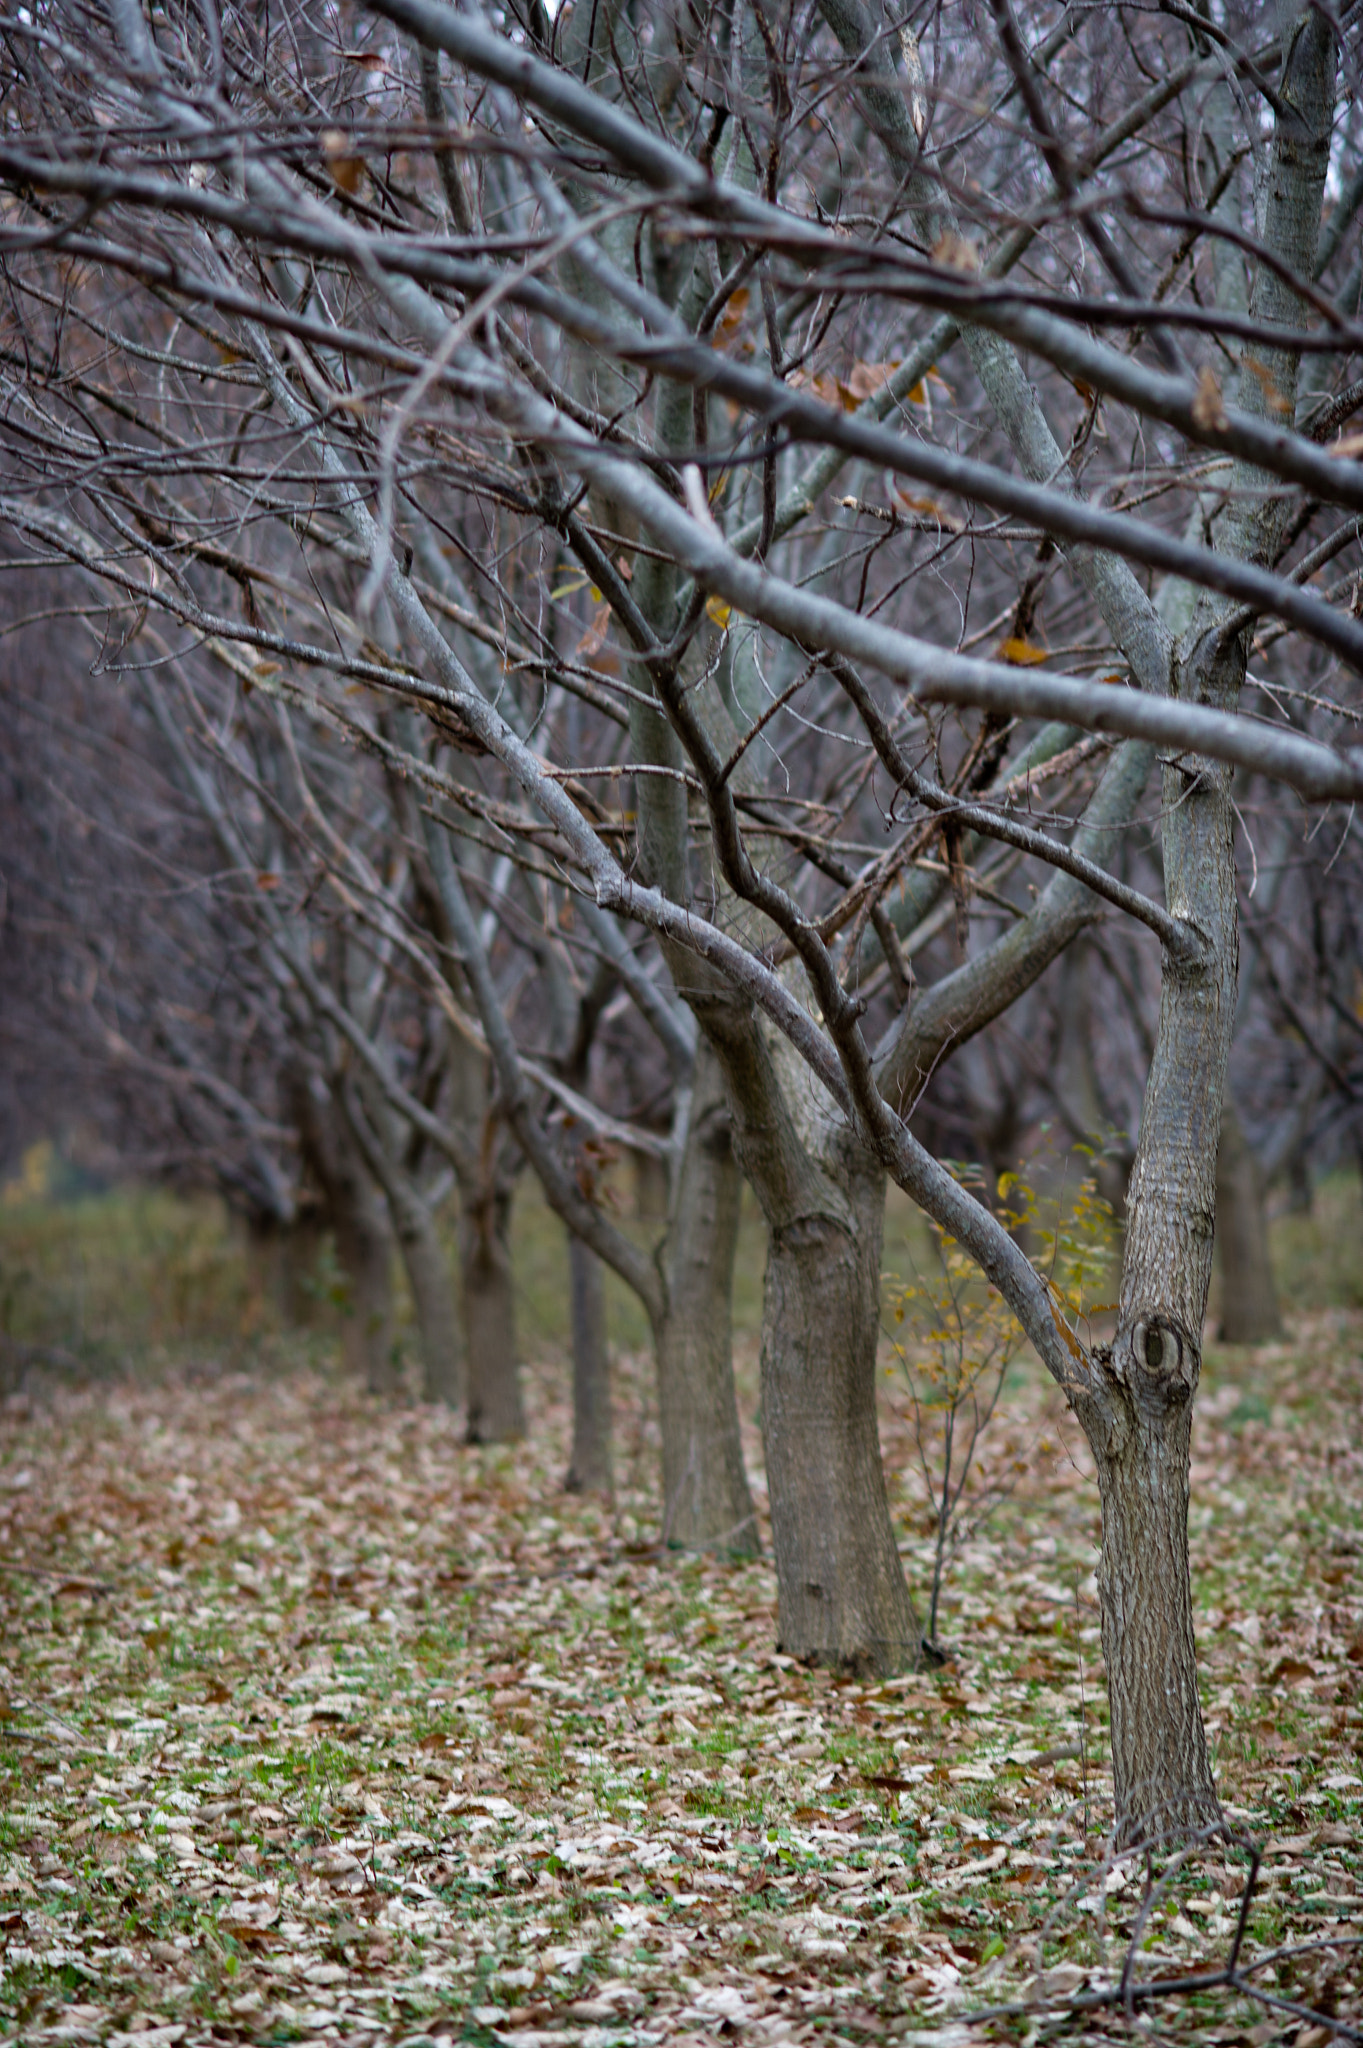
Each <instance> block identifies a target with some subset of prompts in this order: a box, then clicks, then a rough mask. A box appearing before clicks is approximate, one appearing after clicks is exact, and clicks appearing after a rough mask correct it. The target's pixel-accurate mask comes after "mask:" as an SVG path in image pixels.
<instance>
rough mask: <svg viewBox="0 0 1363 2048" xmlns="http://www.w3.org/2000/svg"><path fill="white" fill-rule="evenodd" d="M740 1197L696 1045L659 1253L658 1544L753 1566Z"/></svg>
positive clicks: (713, 1070)
mask: <svg viewBox="0 0 1363 2048" xmlns="http://www.w3.org/2000/svg"><path fill="white" fill-rule="evenodd" d="M742 1193H743V1180H742V1175H741V1174H740V1172H739V1167H738V1161H737V1159H736V1158H735V1156H734V1150H733V1144H732V1138H731V1132H730V1125H729V1114H728V1109H727V1106H726V1104H725V1101H724V1093H723V1082H722V1079H721V1076H720V1072H719V1068H718V1066H717V1064H716V1062H715V1058H714V1055H713V1053H712V1052H711V1051H710V1050H709V1048H708V1047H707V1046H705V1045H704V1044H702V1045H701V1046H700V1047H698V1049H697V1053H696V1066H695V1074H694V1079H693V1084H692V1098H691V1116H690V1121H689V1125H688V1128H687V1136H686V1144H685V1146H684V1148H683V1152H682V1160H681V1165H680V1169H679V1173H678V1181H677V1190H676V1198H675V1201H674V1204H673V1217H672V1226H671V1230H670V1232H669V1235H668V1239H667V1244H666V1263H667V1308H666V1312H665V1314H664V1316H663V1319H662V1321H661V1323H660V1324H659V1326H658V1327H657V1329H656V1330H655V1332H654V1337H655V1344H656V1350H657V1361H658V1416H659V1425H660V1429H661V1434H662V1452H663V1541H664V1542H665V1543H670V1544H674V1545H676V1546H677V1547H678V1548H680V1549H686V1550H721V1551H725V1552H727V1553H729V1554H730V1555H732V1556H736V1557H755V1556H757V1555H758V1553H759V1551H760V1550H761V1541H760V1538H759V1536H758V1531H757V1516H756V1514H755V1512H754V1509H753V1503H752V1495H751V1493H750V1492H749V1490H748V1476H747V1473H746V1471H745V1470H744V1466H743V1446H742V1440H741V1437H740V1434H739V1424H738V1399H737V1396H736V1394H735V1392H734V1369H733V1329H732V1296H733V1275H734V1252H735V1247H736V1245H737V1241H738V1220H739V1208H740V1202H741V1199H742Z"/></svg>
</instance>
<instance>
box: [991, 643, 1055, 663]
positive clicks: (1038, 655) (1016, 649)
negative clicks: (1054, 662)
mask: <svg viewBox="0 0 1363 2048" xmlns="http://www.w3.org/2000/svg"><path fill="white" fill-rule="evenodd" d="M999 654H1000V656H1001V658H1002V659H1003V660H1004V661H1009V662H1011V663H1012V664H1013V666H1014V668H1035V667H1036V665H1037V663H1038V662H1040V661H1048V660H1049V659H1050V657H1049V655H1048V654H1047V652H1046V649H1045V648H1044V647H1035V646H1033V644H1032V642H1031V641H1030V640H1017V639H1013V640H1005V641H1004V643H1003V645H1002V647H1000V649H999Z"/></svg>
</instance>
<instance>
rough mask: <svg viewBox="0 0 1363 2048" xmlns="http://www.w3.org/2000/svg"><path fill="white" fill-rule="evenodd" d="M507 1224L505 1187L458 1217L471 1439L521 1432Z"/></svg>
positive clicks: (487, 1440) (508, 1439)
mask: <svg viewBox="0 0 1363 2048" xmlns="http://www.w3.org/2000/svg"><path fill="white" fill-rule="evenodd" d="M510 1227H511V1191H510V1189H500V1188H497V1189H493V1190H492V1191H490V1192H486V1193H484V1194H483V1195H482V1196H481V1197H480V1198H479V1199H478V1201H477V1202H476V1203H474V1204H471V1205H470V1206H469V1207H467V1208H466V1209H465V1212H464V1215H463V1216H462V1218H461V1219H460V1231H459V1235H460V1245H461V1251H462V1256H463V1275H464V1328H465V1332H466V1334H467V1339H468V1400H469V1421H468V1438H469V1442H470V1443H471V1444H501V1443H512V1442H515V1441H517V1440H518V1439H519V1438H521V1437H523V1436H524V1435H525V1408H524V1405H523V1403H522V1400H521V1377H520V1370H519V1367H518V1366H517V1363H516V1300H515V1291H514V1288H513V1286H512V1279H511V1250H510V1245H509V1242H508V1237H509V1232H510Z"/></svg>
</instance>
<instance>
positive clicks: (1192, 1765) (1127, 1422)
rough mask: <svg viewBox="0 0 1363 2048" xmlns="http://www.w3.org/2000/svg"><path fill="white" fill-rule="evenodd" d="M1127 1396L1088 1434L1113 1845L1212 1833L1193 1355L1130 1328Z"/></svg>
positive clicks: (1155, 1334) (1173, 1335) (1167, 1330)
mask: <svg viewBox="0 0 1363 2048" xmlns="http://www.w3.org/2000/svg"><path fill="white" fill-rule="evenodd" d="M1124 1379H1125V1387H1124V1389H1123V1392H1124V1396H1125V1398H1124V1399H1122V1400H1121V1401H1120V1404H1118V1403H1116V1402H1114V1403H1113V1404H1112V1406H1111V1407H1109V1408H1108V1410H1107V1413H1106V1416H1105V1418H1104V1426H1103V1427H1102V1428H1100V1429H1099V1430H1097V1431H1096V1432H1094V1431H1091V1432H1090V1442H1091V1443H1093V1448H1094V1451H1095V1453H1096V1456H1097V1463H1098V1493H1099V1498H1100V1500H1101V1502H1102V1510H1103V1552H1102V1558H1101V1561H1100V1563H1099V1567H1098V1598H1099V1606H1100V1611H1101V1616H1102V1632H1103V1655H1104V1658H1105V1660H1106V1663H1107V1689H1108V1701H1109V1705H1110V1709H1111V1739H1112V1775H1113V1781H1114V1784H1115V1786H1116V1790H1117V1846H1118V1848H1130V1847H1132V1846H1134V1845H1135V1844H1136V1843H1138V1842H1157V1841H1161V1840H1170V1839H1183V1838H1186V1837H1188V1836H1190V1835H1196V1834H1198V1833H1200V1832H1201V1831H1203V1830H1205V1829H1215V1828H1217V1827H1218V1826H1219V1825H1220V1821H1221V1808H1220V1803H1219V1801H1218V1800H1217V1796H1216V1792H1215V1789H1214V1786H1213V1784H1212V1773H1211V1763H1210V1761H1209V1759H1208V1755H1207V1740H1206V1735H1205V1733H1204V1730H1203V1726H1202V1709H1201V1705H1200V1702H1199V1700H1198V1691H1197V1658H1196V1652H1195V1649H1194V1646H1193V1614H1192V1597H1191V1592H1190V1581H1189V1572H1188V1444H1189V1437H1190V1435H1191V1429H1192V1414H1193V1392H1194V1389H1195V1387H1196V1383H1197V1358H1196V1354H1195V1353H1193V1352H1190V1351H1189V1350H1188V1349H1187V1348H1186V1347H1185V1346H1184V1344H1183V1341H1182V1339H1181V1338H1180V1336H1179V1335H1178V1333H1177V1331H1175V1330H1174V1329H1173V1328H1172V1327H1170V1326H1167V1325H1160V1324H1157V1323H1150V1324H1145V1323H1139V1324H1137V1325H1136V1327H1135V1329H1134V1331H1133V1332H1132V1333H1131V1338H1130V1341H1129V1343H1128V1345H1127V1346H1126V1348H1125V1372H1124Z"/></svg>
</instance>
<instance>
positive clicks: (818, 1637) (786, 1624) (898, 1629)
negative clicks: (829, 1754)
mask: <svg viewBox="0 0 1363 2048" xmlns="http://www.w3.org/2000/svg"><path fill="white" fill-rule="evenodd" d="M693 1000H695V998H694V997H693ZM697 1010H698V1015H699V1018H700V1022H701V1025H702V1028H703V1030H704V1031H705V1033H706V1035H707V1037H708V1038H709V1040H710V1043H711V1045H712V1046H713V1047H714V1049H715V1051H716V1054H717V1057H718V1059H719V1062H720V1066H721V1069H722V1071H723V1074H724V1080H725V1087H726V1090H727V1093H728V1097H729V1101H730V1105H731V1108H732V1112H733V1116H734V1131H735V1138H736V1142H737V1145H738V1148H739V1157H740V1160H741V1162H742V1165H743V1168H744V1171H745V1172H746V1174H747V1176H748V1179H749V1180H750V1182H751V1183H752V1186H753V1188H754V1190H755V1191H756V1194H757V1198H758V1200H759V1201H760V1203H761V1204H762V1210H763V1214H764V1215H765V1217H766V1221H767V1230H768V1245H767V1269H766V1283H765V1290H764V1295H763V1311H762V1440H763V1446H764V1449H765V1454H766V1468H767V1485H768V1489H769V1492H770V1497H771V1521H772V1548H773V1551H774V1554H775V1563H776V1579H777V1598H778V1629H779V1635H780V1641H781V1645H782V1648H783V1649H784V1650H785V1651H786V1652H787V1653H788V1654H789V1655H791V1656H794V1657H799V1658H802V1659H805V1660H807V1661H809V1662H813V1663H819V1664H828V1665H832V1666H835V1667H838V1668H841V1669H844V1670H851V1671H863V1672H875V1673H879V1674H882V1675H888V1674H890V1673H893V1672H898V1671H905V1670H909V1669H911V1668H912V1667H913V1666H914V1665H916V1664H917V1662H918V1659H919V1655H920V1651H921V1646H922V1632H921V1630H920V1628H919V1624H918V1620H917V1617H916V1615H915V1614H914V1610H913V1604H912V1602H911V1600H910V1599H909V1593H908V1588H907V1587H906V1585H905V1583H904V1573H903V1569H902V1567H901V1565H900V1562H899V1552H898V1548H897V1546H896V1543H895V1535H894V1525H893V1523H892V1522H891V1520H890V1510H889V1501H888V1499H887V1497H886V1492H885V1475H884V1469H883V1467H882V1464H881V1457H880V1431H879V1423H878V1419H877V1414H876V1352H877V1347H878V1344H879V1338H880V1249H881V1240H882V1234H883V1224H884V1207H885V1175H884V1170H883V1169H882V1168H881V1166H880V1165H879V1164H878V1163H877V1162H876V1161H875V1160H873V1159H872V1158H871V1156H870V1155H869V1154H868V1153H867V1152H866V1151H865V1150H864V1149H863V1148H862V1146H861V1145H860V1144H858V1142H857V1141H856V1139H855V1137H854V1136H853V1135H852V1134H851V1133H850V1132H849V1131H848V1130H847V1129H846V1126H845V1125H844V1124H843V1123H842V1121H841V1119H840V1118H838V1117H837V1116H836V1115H834V1114H832V1113H831V1105H830V1104H829V1103H828V1101H827V1099H826V1098H825V1097H824V1095H823V1093H822V1090H821V1089H819V1087H818V1085H817V1084H816V1083H814V1082H813V1081H812V1080H811V1079H810V1077H809V1076H808V1075H807V1074H806V1073H804V1072H803V1071H802V1070H800V1069H799V1068H798V1067H797V1066H796V1065H795V1063H794V1061H793V1059H792V1058H790V1056H789V1055H788V1054H787V1052H786V1049H785V1047H784V1044H783V1042H781V1041H777V1042H776V1043H775V1044H774V1045H773V1046H769V1045H768V1044H767V1041H766V1039H765V1037H764V1036H763V1034H762V1033H761V1031H760V1030H759V1029H758V1028H757V1026H756V1024H755V1022H754V1019H753V1017H752V1014H751V1012H750V1011H748V1010H747V1009H746V1007H745V1006H743V1005H741V1004H738V1003H736V1002H733V1001H729V1002H717V1001H699V1002H697ZM778 1061H780V1062H781V1063H782V1071H781V1073H780V1074H779V1075H778V1071H777V1063H778Z"/></svg>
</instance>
